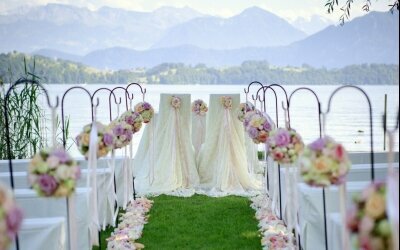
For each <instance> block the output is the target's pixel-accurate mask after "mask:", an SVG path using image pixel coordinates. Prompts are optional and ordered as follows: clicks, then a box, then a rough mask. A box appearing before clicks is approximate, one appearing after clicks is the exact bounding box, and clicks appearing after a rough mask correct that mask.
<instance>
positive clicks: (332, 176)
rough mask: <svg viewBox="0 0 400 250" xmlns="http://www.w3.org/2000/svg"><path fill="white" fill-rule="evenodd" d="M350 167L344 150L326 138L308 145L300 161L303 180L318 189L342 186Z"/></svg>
mask: <svg viewBox="0 0 400 250" xmlns="http://www.w3.org/2000/svg"><path fill="white" fill-rule="evenodd" d="M350 166H351V162H350V160H349V158H348V154H347V151H346V150H345V148H344V147H343V146H342V145H341V144H339V143H337V142H335V141H334V140H333V139H332V138H330V137H327V136H326V137H323V138H319V139H317V140H316V141H314V142H312V143H311V144H309V145H308V146H307V147H306V148H305V149H304V152H303V154H302V157H301V160H300V171H301V175H302V177H303V180H304V181H305V182H306V183H307V184H308V185H311V186H319V187H326V186H329V185H340V184H342V183H343V182H344V181H345V177H346V175H347V173H348V171H349V169H350Z"/></svg>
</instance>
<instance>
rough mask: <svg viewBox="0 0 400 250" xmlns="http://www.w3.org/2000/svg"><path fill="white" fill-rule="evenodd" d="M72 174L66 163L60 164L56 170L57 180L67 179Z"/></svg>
mask: <svg viewBox="0 0 400 250" xmlns="http://www.w3.org/2000/svg"><path fill="white" fill-rule="evenodd" d="M70 176H71V172H70V167H68V166H66V165H60V166H59V167H58V168H57V170H56V176H55V177H56V179H57V180H67V179H69V177H70Z"/></svg>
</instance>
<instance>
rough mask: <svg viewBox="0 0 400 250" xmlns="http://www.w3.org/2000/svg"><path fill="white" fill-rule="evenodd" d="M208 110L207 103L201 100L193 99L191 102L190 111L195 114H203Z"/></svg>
mask: <svg viewBox="0 0 400 250" xmlns="http://www.w3.org/2000/svg"><path fill="white" fill-rule="evenodd" d="M207 111H208V108H207V104H206V103H205V102H204V101H203V100H200V99H199V100H195V101H194V102H193V103H192V112H193V113H195V114H196V115H201V116H205V115H206V113H207Z"/></svg>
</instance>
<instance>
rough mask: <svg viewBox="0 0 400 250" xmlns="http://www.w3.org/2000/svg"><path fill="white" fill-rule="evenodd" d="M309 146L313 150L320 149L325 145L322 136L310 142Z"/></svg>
mask: <svg viewBox="0 0 400 250" xmlns="http://www.w3.org/2000/svg"><path fill="white" fill-rule="evenodd" d="M309 147H310V148H311V149H312V150H314V151H317V150H322V149H323V148H324V147H325V140H324V139H323V138H318V139H317V140H315V141H314V142H312V143H311V144H310V145H309Z"/></svg>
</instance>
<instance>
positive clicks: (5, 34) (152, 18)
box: [0, 4, 203, 55]
mask: <svg viewBox="0 0 400 250" xmlns="http://www.w3.org/2000/svg"><path fill="white" fill-rule="evenodd" d="M200 16H203V15H202V14H201V13H198V12H196V11H194V10H192V9H190V8H172V7H163V8H160V9H157V10H155V11H153V12H137V11H127V10H124V9H116V8H109V7H103V8H100V9H99V10H97V11H90V10H89V9H86V8H78V7H74V6H71V5H63V4H47V5H46V6H39V7H32V8H30V9H28V10H26V9H25V10H24V11H22V12H21V13H18V12H13V13H12V14H9V15H0V36H1V37H2V42H1V43H0V52H9V51H13V50H18V51H25V52H32V51H36V50H40V49H51V50H58V51H62V52H64V53H72V54H77V55H84V54H87V53H89V52H90V51H93V50H97V49H104V48H109V47H113V46H116V45H118V46H123V47H127V48H136V49H145V48H149V47H150V46H151V45H153V44H154V43H155V42H156V41H157V40H159V39H160V38H161V36H162V35H163V34H164V32H166V31H167V30H168V29H169V28H170V27H172V26H175V25H177V24H179V23H183V22H186V21H188V20H191V19H193V18H196V17H200Z"/></svg>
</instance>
